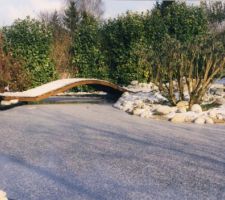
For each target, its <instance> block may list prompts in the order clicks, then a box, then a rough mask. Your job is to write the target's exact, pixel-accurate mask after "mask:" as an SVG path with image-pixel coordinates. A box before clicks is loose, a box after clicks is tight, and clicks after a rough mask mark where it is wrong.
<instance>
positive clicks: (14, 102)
mask: <svg viewBox="0 0 225 200" xmlns="http://www.w3.org/2000/svg"><path fill="white" fill-rule="evenodd" d="M18 102H19V100H18V99H13V100H10V103H11V104H17V103H18Z"/></svg>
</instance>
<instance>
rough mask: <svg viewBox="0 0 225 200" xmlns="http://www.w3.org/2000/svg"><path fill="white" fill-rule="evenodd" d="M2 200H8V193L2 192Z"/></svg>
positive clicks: (0, 196) (0, 197) (0, 195)
mask: <svg viewBox="0 0 225 200" xmlns="http://www.w3.org/2000/svg"><path fill="white" fill-rule="evenodd" d="M0 200H8V198H7V197H6V193H5V192H4V191H2V190H0Z"/></svg>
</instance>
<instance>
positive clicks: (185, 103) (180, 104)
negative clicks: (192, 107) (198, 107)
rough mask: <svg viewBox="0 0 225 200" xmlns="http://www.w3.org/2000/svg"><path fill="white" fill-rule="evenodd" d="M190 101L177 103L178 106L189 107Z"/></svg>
mask: <svg viewBox="0 0 225 200" xmlns="http://www.w3.org/2000/svg"><path fill="white" fill-rule="evenodd" d="M188 106H189V103H188V102H187V101H180V102H178V103H177V108H186V109H187V108H188Z"/></svg>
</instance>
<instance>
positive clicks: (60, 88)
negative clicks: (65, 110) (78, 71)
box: [0, 78, 128, 101]
mask: <svg viewBox="0 0 225 200" xmlns="http://www.w3.org/2000/svg"><path fill="white" fill-rule="evenodd" d="M82 85H92V86H94V87H97V88H100V89H101V90H103V91H107V92H112V93H118V94H122V93H124V92H127V91H128V90H127V89H125V88H123V87H120V86H118V85H115V84H113V83H110V82H108V81H104V80H98V79H84V78H71V79H61V80H56V81H53V82H50V83H47V84H44V85H42V86H39V87H36V88H33V89H30V90H27V91H24V92H5V93H0V98H1V99H2V100H13V99H17V100H19V101H40V100H42V99H45V98H48V97H50V96H53V95H56V94H58V93H61V92H65V91H67V90H69V89H71V88H73V87H77V86H82Z"/></svg>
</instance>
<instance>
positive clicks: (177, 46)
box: [154, 35, 225, 106]
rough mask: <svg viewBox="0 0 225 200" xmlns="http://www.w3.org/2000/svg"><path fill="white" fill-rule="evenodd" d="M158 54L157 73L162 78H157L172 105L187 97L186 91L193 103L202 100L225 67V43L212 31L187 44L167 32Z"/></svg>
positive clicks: (157, 82)
mask: <svg viewBox="0 0 225 200" xmlns="http://www.w3.org/2000/svg"><path fill="white" fill-rule="evenodd" d="M155 56H158V57H157V60H158V61H159V62H158V63H157V68H156V69H157V73H159V77H163V78H158V79H155V80H154V82H155V83H156V84H158V85H159V87H160V88H161V89H162V91H163V92H165V93H166V94H167V96H168V98H169V100H170V102H171V104H173V105H176V103H177V101H180V100H185V95H186V94H185V91H188V95H189V96H190V100H189V104H190V106H191V105H193V104H195V103H201V101H202V98H203V96H204V94H205V93H206V91H207V90H208V88H209V86H210V84H211V83H212V81H213V80H214V78H215V77H216V76H217V75H219V74H220V73H221V72H222V71H223V70H224V69H225V59H224V58H225V53H224V47H223V44H222V43H221V42H220V41H218V40H215V37H214V36H212V35H207V36H199V37H197V38H195V39H194V40H192V41H190V42H189V43H184V44H182V43H181V42H180V41H178V40H176V39H174V38H171V37H170V36H168V37H167V38H166V40H165V41H164V43H163V48H162V51H161V52H159V53H157V54H155ZM185 87H186V89H185ZM175 93H176V95H175ZM175 96H178V97H179V99H178V100H177V98H176V97H175Z"/></svg>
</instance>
